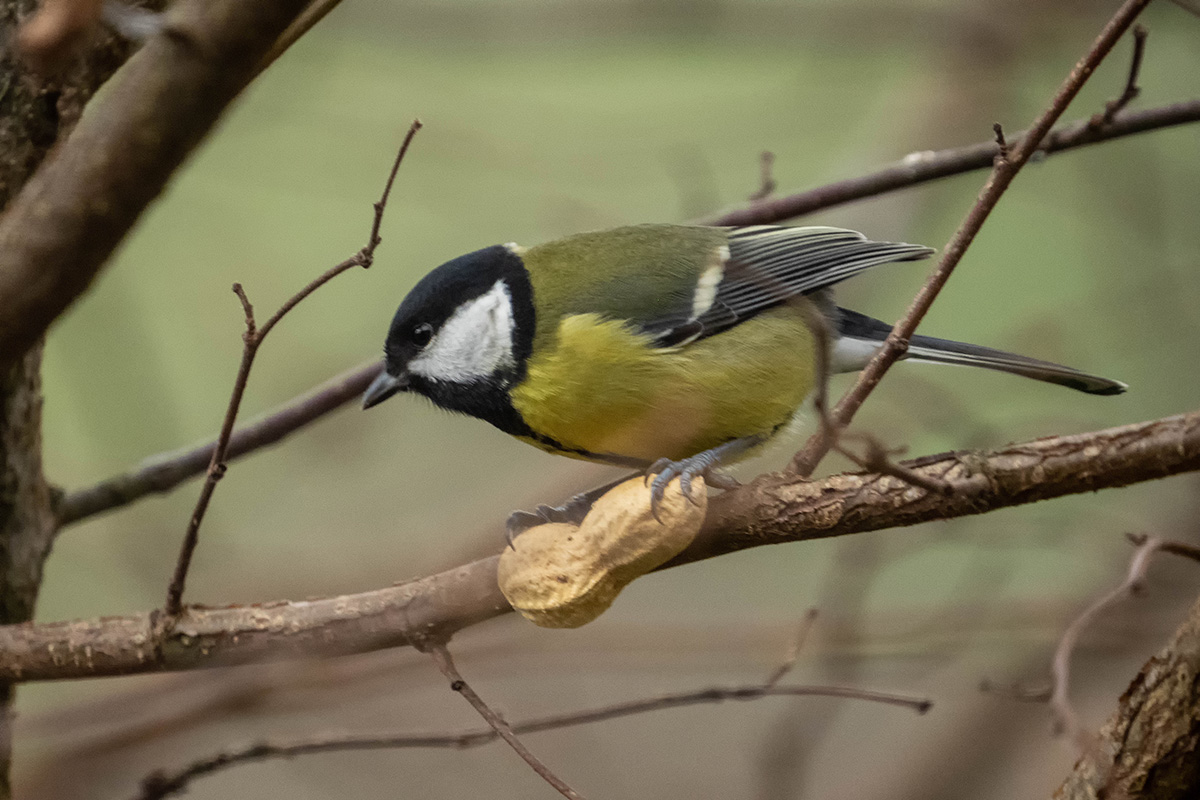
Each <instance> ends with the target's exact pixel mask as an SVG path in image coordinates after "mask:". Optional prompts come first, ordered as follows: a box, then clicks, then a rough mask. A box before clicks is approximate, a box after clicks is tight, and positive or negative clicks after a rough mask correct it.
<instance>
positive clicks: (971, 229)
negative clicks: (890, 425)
mask: <svg viewBox="0 0 1200 800" xmlns="http://www.w3.org/2000/svg"><path fill="white" fill-rule="evenodd" d="M1149 3H1150V0H1125V3H1123V4H1122V5H1121V7H1120V9H1118V10H1117V13H1116V14H1115V15H1114V16H1113V17H1112V19H1110V20H1109V22H1108V24H1107V25H1105V26H1104V30H1103V31H1101V33H1100V35H1099V36H1098V37H1097V38H1096V41H1095V42H1094V43H1093V44H1092V46H1091V48H1090V49H1089V50H1088V52H1087V54H1086V55H1085V56H1084V57H1083V58H1082V59H1080V60H1079V62H1078V63H1077V64H1076V65H1075V68H1074V69H1072V70H1071V74H1070V75H1068V76H1067V78H1066V80H1065V81H1063V84H1062V86H1060V87H1059V89H1058V91H1057V92H1056V93H1055V95H1054V97H1053V99H1052V100H1051V101H1050V104H1049V106H1047V107H1046V109H1045V110H1044V111H1043V112H1042V113H1041V114H1039V115H1038V118H1037V119H1036V120H1035V121H1034V123H1033V125H1032V126H1031V127H1030V129H1029V131H1028V132H1027V133H1026V134H1025V135H1024V136H1022V137H1021V140H1020V141H1019V142H1018V143H1017V145H1016V146H1015V147H1012V148H1009V147H1007V144H1006V146H1005V148H1004V157H1003V158H1002V159H997V160H996V163H995V165H994V166H993V167H992V172H991V175H990V176H989V177H988V180H987V183H986V184H984V187H983V190H982V191H981V192H980V194H979V199H978V200H976V201H975V204H974V205H973V206H972V207H971V210H970V211H969V212H967V216H966V217H965V218H964V219H963V221H962V223H961V224H960V225H959V227H958V230H956V231H955V232H954V235H953V236H952V237H951V238H950V241H949V243H948V244H947V245H946V248H945V250H944V251H943V252H942V257H941V259H940V260H939V261H938V264H937V266H936V267H935V268H934V271H933V272H932V273H931V274H930V276H929V278H928V279H926V281H925V284H924V285H923V286H922V287H921V289H920V291H918V292H917V295H916V297H914V298H913V301H912V303H911V304H910V305H909V307H908V310H907V311H906V312H905V314H904V316H903V317H901V319H900V321H899V322H897V323H896V325H895V327H893V328H892V332H891V333H890V334H888V338H887V340H886V341H885V342H884V343H883V345H882V346H881V347H880V348H879V351H878V352H877V353H876V354H875V357H874V358H872V359H871V362H870V363H869V364H868V365H867V367H866V369H864V370H863V371H862V372H861V373H860V374H859V377H858V380H857V381H856V382H855V384H854V386H853V387H851V389H850V391H848V392H847V393H846V394H845V395H844V396H843V397H842V399H841V401H840V402H838V404H837V406H836V407H835V408H834V409H833V412H832V416H833V420H834V422H835V423H836V424H837V425H838V426H839V427H845V426H846V425H848V424H849V423H850V420H851V419H853V417H854V414H855V412H857V411H858V409H859V408H860V407H861V406H862V404H863V402H864V401H866V399H867V397H868V396H869V395H870V394H871V392H872V391H873V390H874V389H875V387H876V386H878V385H879V382H880V381H881V380H882V379H883V376H884V375H885V374H886V373H887V371H888V369H889V368H891V366H892V364H894V363H896V361H897V359H899V358H900V357H901V356H902V355H904V353H905V352H906V351H907V349H908V340H909V339H910V338H911V337H912V335H913V333H914V332H915V331H916V329H917V326H918V325H919V324H920V323H921V320H922V319H924V317H925V314H926V313H928V311H929V308H930V306H932V305H933V301H934V300H936V299H937V296H938V294H939V293H940V292H941V290H942V287H943V286H945V285H946V281H947V280H949V278H950V275H951V273H953V271H954V268H955V267H956V266H958V263H959V262H960V261H961V260H962V257H963V255H965V254H966V251H967V248H968V247H970V246H971V242H972V241H974V239H975V235H976V234H977V233H979V230H980V228H982V227H983V224H984V222H986V221H987V218H988V217H989V216H990V215H991V213H992V209H994V208H995V207H996V203H998V202H999V200H1000V198H1001V197H1002V196H1003V194H1004V192H1005V190H1006V189H1008V187H1009V185H1010V184H1011V183H1012V181H1013V179H1014V178H1015V177H1016V176H1017V173H1019V172H1020V171H1021V168H1022V167H1024V166H1025V164H1026V163H1027V162H1028V161H1029V159H1030V157H1031V156H1032V155H1033V154H1034V152H1036V151H1037V149H1038V148H1039V147H1040V146H1041V143H1042V139H1043V138H1045V136H1046V134H1047V133H1049V132H1050V129H1051V128H1052V127H1053V126H1054V123H1055V122H1056V121H1057V120H1058V118H1059V117H1060V116H1062V114H1063V112H1064V111H1066V109H1067V105H1068V104H1069V103H1070V102H1071V100H1072V99H1074V97H1075V95H1076V94H1078V92H1079V90H1080V89H1081V88H1082V87H1083V84H1084V83H1085V82H1086V81H1087V79H1088V77H1090V76H1091V74H1092V72H1093V71H1094V70H1095V69H1096V67H1097V65H1099V63H1100V62H1101V61H1102V60H1103V59H1104V57H1105V56H1106V55H1107V54H1108V53H1109V51H1111V50H1112V48H1113V46H1114V45H1115V44H1116V43H1117V40H1118V39H1120V37H1121V35H1122V34H1123V33H1124V32H1125V30H1126V29H1127V28H1128V27H1129V26H1130V25H1132V24H1133V21H1134V20H1135V19H1136V18H1137V16H1138V14H1140V13H1141V12H1142V10H1143V9H1145V7H1146V6H1147V5H1149ZM831 444H832V443H831V442H829V441H828V440H827V439H826V437H824V436H822V435H821V434H820V433H817V434H814V435H813V436H812V437H810V438H809V440H808V442H807V443H806V444H805V446H804V447H803V449H801V450H800V452H798V453H796V456H795V458H793V459H792V463H791V465H790V466H789V469H790V470H791V471H792V472H794V473H795V474H797V475H801V476H807V475H811V474H812V472H813V470H814V469H816V466H817V464H818V463H819V462H820V460H821V458H823V457H824V455H825V453H827V452H828V450H829V447H830V445H831Z"/></svg>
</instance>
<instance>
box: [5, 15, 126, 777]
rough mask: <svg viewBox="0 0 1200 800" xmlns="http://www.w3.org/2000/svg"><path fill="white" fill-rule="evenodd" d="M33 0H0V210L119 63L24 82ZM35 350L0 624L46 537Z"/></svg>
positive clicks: (16, 445)
mask: <svg viewBox="0 0 1200 800" xmlns="http://www.w3.org/2000/svg"><path fill="white" fill-rule="evenodd" d="M34 5H35V4H34V2H32V0H0V42H5V43H6V44H5V46H4V47H3V53H2V55H0V207H7V206H8V204H9V202H10V201H11V200H12V198H13V197H14V196H16V194H17V192H18V191H19V190H20V188H21V186H23V185H24V183H25V181H26V180H27V179H28V178H29V176H30V175H31V174H32V173H33V171H34V170H35V169H36V168H37V166H38V164H40V163H41V161H42V159H43V158H45V156H46V153H47V152H49V150H50V147H51V146H52V145H53V144H54V142H55V141H57V139H58V138H59V137H60V136H61V135H63V134H65V133H66V132H67V131H68V130H69V129H70V127H71V126H72V125H74V123H75V121H76V120H77V119H78V118H79V115H80V114H81V113H82V111H83V106H84V104H85V103H86V102H87V100H88V99H89V98H90V97H91V96H92V94H93V93H94V92H95V91H96V89H97V88H99V86H100V84H102V83H103V82H104V81H105V80H107V79H108V77H109V76H110V75H112V73H113V72H114V71H115V70H116V68H117V67H118V66H119V65H120V64H121V63H122V62H123V61H124V60H125V58H126V57H127V56H128V48H127V47H126V45H124V44H123V43H121V42H118V41H116V40H114V39H113V38H112V37H110V36H108V35H107V34H104V33H98V34H97V38H96V42H95V44H94V46H92V47H91V48H90V49H89V50H88V51H87V52H86V53H85V54H83V55H81V56H80V57H78V58H77V59H76V60H75V63H74V64H73V65H72V66H71V67H70V68H69V69H68V70H67V72H66V73H65V74H64V75H63V76H62V77H61V78H59V79H57V80H46V79H42V78H39V77H37V76H35V75H33V74H31V73H30V72H29V71H28V70H27V69H25V67H24V66H23V65H22V64H21V63H20V62H19V61H18V60H17V56H16V54H15V52H14V50H15V48H14V46H13V44H12V43H13V41H14V36H15V33H16V30H17V27H18V25H19V22H20V20H21V19H23V18H25V17H26V16H27V15H28V14H29V13H31V12H32V10H33V8H34ZM41 361H42V346H41V344H40V343H39V344H38V345H36V346H35V347H33V348H32V349H31V350H30V351H29V352H28V353H26V354H25V355H24V356H23V357H22V358H20V359H18V360H17V361H16V362H15V363H14V364H13V365H12V366H10V367H8V368H7V369H5V370H4V371H3V374H2V375H0V623H12V622H24V621H26V620H28V619H31V618H32V616H33V610H34V605H35V603H36V601H37V593H38V586H39V585H40V584H41V579H42V566H43V565H44V563H45V561H46V556H47V555H48V554H49V552H50V545H51V543H52V541H53V539H54V532H55V520H54V515H53V512H52V510H51V503H50V489H49V487H48V485H47V483H46V479H45V476H44V475H43V474H42V430H41V422H42V394H41V379H40V367H41ZM13 695H14V687H12V686H9V685H7V684H0V800H7V798H9V797H11V795H12V788H11V785H10V782H9V764H10V760H11V759H10V755H11V744H12V736H11V721H12V703H13Z"/></svg>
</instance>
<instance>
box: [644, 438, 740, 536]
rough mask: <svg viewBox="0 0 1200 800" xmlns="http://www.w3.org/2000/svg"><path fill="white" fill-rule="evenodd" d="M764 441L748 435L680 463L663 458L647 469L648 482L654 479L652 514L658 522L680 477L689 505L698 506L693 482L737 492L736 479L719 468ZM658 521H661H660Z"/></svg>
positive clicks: (651, 498) (651, 497) (651, 499)
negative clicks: (700, 480)
mask: <svg viewBox="0 0 1200 800" xmlns="http://www.w3.org/2000/svg"><path fill="white" fill-rule="evenodd" d="M761 442H762V439H761V438H760V437H756V436H748V437H745V438H742V439H734V440H733V441H731V442H725V443H724V444H720V445H717V446H716V447H714V448H712V449H711V450H705V451H704V452H702V453H697V454H696V455H694V456H691V457H690V458H685V459H682V460H680V461H672V460H671V459H669V458H660V459H659V460H658V461H655V462H654V463H653V464H651V465H650V468H649V469H647V470H646V480H647V481H650V476H651V475H653V476H654V480H653V481H652V482H650V513H652V514H653V515H654V518H655V519H659V516H658V505H659V503H661V502H662V498H663V494H665V493H666V491H667V486H669V485H670V483H671V481H673V480H675V479H676V478H679V488H680V489H682V490H683V496H684V497H686V498H687V499H688V502H690V503H693V504H697V505H698V503H697V501H696V499H695V498H694V497H692V482H693V481H695V480H696V478H703V479H704V482H705V483H706V484H708V485H709V486H711V487H713V488H714V489H736V488H737V487H738V486H741V484H740V483H738V481H737V480H736V479H735V478H733V477H731V476H729V475H725V474H724V473H721V472H717V467H719V466H720V465H721V464H722V462H724V461H727V460H729V459H731V458H735V457H737V456H739V455H742V454H743V453H745V452H746V451H747V450H750V449H751V448H753V447H755V446H756V445H758V444H760V443H761ZM659 521H660V522H661V520H659Z"/></svg>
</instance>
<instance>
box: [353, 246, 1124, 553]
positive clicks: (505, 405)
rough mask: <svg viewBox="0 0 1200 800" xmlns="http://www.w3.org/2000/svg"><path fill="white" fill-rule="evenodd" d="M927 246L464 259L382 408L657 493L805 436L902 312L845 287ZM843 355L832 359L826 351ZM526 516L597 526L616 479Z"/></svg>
mask: <svg viewBox="0 0 1200 800" xmlns="http://www.w3.org/2000/svg"><path fill="white" fill-rule="evenodd" d="M934 252H935V251H934V250H933V249H932V248H929V247H925V246H923V245H916V244H906V243H903V242H886V241H872V240H870V239H868V238H867V237H866V236H865V235H863V234H862V233H859V232H857V231H853V230H847V229H843V228H833V227H815V226H804V227H799V226H795V227H794V226H784V225H751V226H743V227H707V226H698V225H676V224H643V225H629V226H623V227H618V228H612V229H608V230H603V231H594V232H586V233H578V234H574V235H571V236H567V237H565V238H562V239H557V240H554V241H550V242H546V243H544V244H539V245H536V246H533V247H529V248H525V247H522V246H520V245H517V244H515V243H511V242H510V243H508V244H502V245H493V246H491V247H485V248H483V249H480V250H476V251H474V252H471V253H467V254H466V255H462V256H459V257H458V258H455V259H452V260H450V261H447V262H446V263H444V264H442V265H441V266H439V267H437V268H436V269H434V270H433V271H431V272H430V273H428V274H427V275H426V276H425V277H423V278H422V279H421V280H420V281H419V282H418V283H417V284H416V286H415V287H414V288H413V289H412V290H411V292H409V294H408V295H407V296H406V297H405V298H404V300H403V301H402V302H401V303H400V306H399V308H398V309H397V310H396V313H395V315H394V317H393V318H392V321H391V325H390V326H389V328H388V332H387V337H386V340H385V344H384V363H383V369H382V371H381V372H380V374H379V376H378V377H377V378H376V379H375V380H374V381H373V382H372V383H371V384H370V386H369V387H368V388H367V390H366V392H365V393H364V395H363V407H364V408H371V407H373V406H375V405H378V404H379V403H381V402H383V401H384V400H386V399H388V398H389V397H392V396H393V395H396V394H398V393H402V392H408V393H415V394H419V395H423V396H424V397H426V398H428V399H429V400H432V401H433V403H434V404H436V405H437V406H440V407H441V408H443V409H447V410H449V411H452V412H458V413H461V414H466V415H470V416H473V417H477V418H479V419H482V420H485V421H486V422H489V423H491V424H492V425H494V426H495V427H497V428H499V429H500V430H502V431H504V432H505V433H507V434H510V435H512V436H514V437H516V438H517V439H520V440H522V441H525V442H528V443H529V444H532V445H534V446H536V447H538V448H541V449H542V450H545V451H548V452H551V453H557V454H560V455H565V456H569V457H572V458H577V459H583V460H587V461H595V462H600V463H605V464H612V465H617V466H622V467H629V468H633V469H636V470H640V471H645V472H646V474H647V475H648V476H649V475H651V474H653V476H654V477H653V483H652V484H651V496H652V503H657V502H658V501H659V500H660V499H661V497H662V494H663V492H664V491H665V489H666V486H667V484H668V483H669V482H670V481H671V480H673V479H674V478H676V477H678V478H680V482H681V484H682V488H683V490H684V493H685V495H686V496H690V484H691V482H692V481H693V480H694V479H696V478H703V479H705V480H706V481H707V482H708V483H709V484H710V485H713V486H717V487H724V488H728V487H729V486H732V485H736V482H735V481H733V480H732V479H730V478H728V477H727V476H725V475H723V473H721V472H720V471H719V469H718V468H719V467H721V466H723V465H727V464H730V463H732V462H734V461H737V460H739V459H741V458H745V457H746V456H748V455H750V454H751V453H753V452H755V451H756V450H758V449H759V448H761V447H762V446H763V445H764V444H766V443H767V442H769V441H770V440H772V439H773V438H775V437H777V436H779V435H780V434H781V433H782V432H783V431H785V430H787V429H788V428H789V426H790V424H791V423H792V422H793V420H795V419H796V418H797V417H798V415H800V414H801V409H802V408H804V406H805V401H806V399H807V398H808V397H810V396H811V395H812V394H813V392H814V389H815V388H817V387H818V385H819V382H820V381H821V380H822V376H821V374H820V370H821V367H820V365H821V364H825V365H826V367H827V371H828V372H833V373H841V372H854V371H858V370H861V369H862V368H863V367H865V366H866V364H867V363H868V362H869V361H870V360H871V358H872V357H873V356H874V355H875V353H876V352H877V350H878V349H879V347H880V346H881V344H882V343H883V341H884V340H885V339H886V338H887V336H888V334H889V332H890V331H891V327H892V326H890V325H888V324H887V323H885V322H882V321H880V320H878V319H875V318H873V317H870V316H867V315H865V314H862V313H859V312H856V311H851V310H849V309H846V308H842V307H840V306H838V305H837V304H836V302H835V301H834V297H833V291H832V287H833V286H834V285H835V284H838V283H840V282H842V281H844V280H847V279H849V278H852V277H854V276H856V275H858V274H859V273H862V272H865V271H866V270H869V269H872V268H873V267H877V266H881V265H884V264H891V263H897V262H907V261H915V260H920V259H924V258H927V257H929V256H930V255H932V254H933V253H934ZM822 349H824V351H825V352H824V354H823V355H824V356H825V358H824V360H822V359H821V358H820V357H821V355H822V353H821V350H822ZM902 358H904V359H907V360H908V361H923V362H932V363H939V364H956V365H964V366H975V367H982V368H985V369H991V370H997V371H1000V372H1006V373H1011V374H1014V375H1020V376H1024V377H1027V378H1033V379H1035V380H1039V381H1045V382H1048V383H1053V384H1058V385H1060V386H1065V387H1069V388H1071V389H1076V390H1078V391H1081V392H1086V393H1088V394H1096V395H1113V394H1119V393H1121V392H1123V391H1125V389H1126V388H1127V387H1126V385H1125V384H1124V383H1121V382H1120V381H1115V380H1110V379H1108V378H1103V377H1099V376H1097V375H1092V374H1088V373H1085V372H1081V371H1079V370H1076V369H1073V368H1071V367H1065V366H1062V365H1059V364H1054V363H1051V362H1048V361H1042V360H1040V359H1035V358H1030V357H1028V356H1023V355H1017V354H1014V353H1008V352H1004V351H1002V350H995V349H992V348H989V347H982V346H979V345H974V344H966V343H963V342H957V341H953V340H949V339H938V338H934V337H932V336H922V335H915V336H913V337H911V339H910V341H909V347H908V350H907V352H906V353H905V354H904V355H903V356H902ZM611 485H615V484H606V485H605V486H603V487H598V489H596V490H593V491H592V492H587V493H583V494H581V495H578V496H576V497H575V498H573V499H572V500H571V501H570V502H569V503H567V504H566V505H564V506H561V507H557V508H551V507H548V506H539V507H538V510H537V511H536V512H534V513H530V512H520V511H518V512H514V513H513V515H512V516H510V518H509V524H508V528H509V536H510V542H511V537H512V536H513V535H515V534H517V533H519V532H521V531H522V530H524V529H526V528H528V527H530V526H531V525H534V524H538V523H540V522H542V521H566V520H570V521H579V520H580V519H582V515H583V514H585V513H586V510H587V508H588V507H590V505H591V503H592V502H593V501H594V500H595V499H596V498H597V497H599V495H600V494H602V493H603V491H604V490H605V489H607V488H609V486H611Z"/></svg>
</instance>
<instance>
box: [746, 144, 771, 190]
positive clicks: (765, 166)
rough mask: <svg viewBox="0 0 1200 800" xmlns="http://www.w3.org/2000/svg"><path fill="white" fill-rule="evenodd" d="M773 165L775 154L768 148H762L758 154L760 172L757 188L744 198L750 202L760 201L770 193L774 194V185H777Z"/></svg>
mask: <svg viewBox="0 0 1200 800" xmlns="http://www.w3.org/2000/svg"><path fill="white" fill-rule="evenodd" d="M774 167H775V154H774V153H772V152H771V151H770V150H763V151H762V155H760V156H759V170H760V174H759V183H758V189H756V190H755V192H754V194H752V195H750V196H749V197H747V198H746V199H747V200H749V201H750V202H751V203H759V202H762V201H763V200H766V199H767V198H768V197H770V196H771V195H772V194H774V192H775V187H776V185H777V184H776V183H775V171H774Z"/></svg>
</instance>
